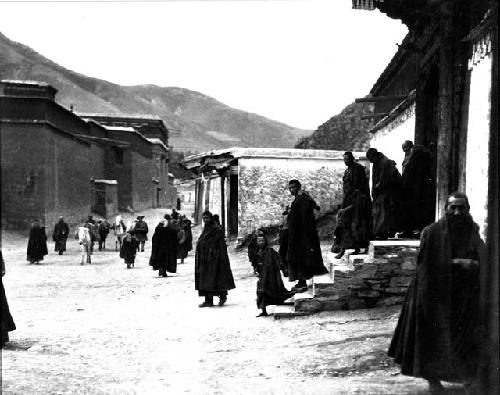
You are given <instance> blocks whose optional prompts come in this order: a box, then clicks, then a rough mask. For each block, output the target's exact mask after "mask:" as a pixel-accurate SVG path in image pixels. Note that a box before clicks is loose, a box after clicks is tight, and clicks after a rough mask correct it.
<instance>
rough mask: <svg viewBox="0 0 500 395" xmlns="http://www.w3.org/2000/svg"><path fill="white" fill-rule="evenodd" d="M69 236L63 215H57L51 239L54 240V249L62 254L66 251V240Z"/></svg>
mask: <svg viewBox="0 0 500 395" xmlns="http://www.w3.org/2000/svg"><path fill="white" fill-rule="evenodd" d="M68 236H69V226H68V224H67V223H66V222H64V218H63V217H59V222H57V224H56V225H55V226H54V232H53V233H52V240H54V242H55V246H54V250H55V251H57V252H58V253H59V255H62V254H63V252H64V251H66V240H67V239H68Z"/></svg>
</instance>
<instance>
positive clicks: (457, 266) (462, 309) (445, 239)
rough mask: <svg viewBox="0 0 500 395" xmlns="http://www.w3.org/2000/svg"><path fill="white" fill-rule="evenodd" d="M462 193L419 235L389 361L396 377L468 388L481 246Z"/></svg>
mask: <svg viewBox="0 0 500 395" xmlns="http://www.w3.org/2000/svg"><path fill="white" fill-rule="evenodd" d="M478 229H479V227H478V226H477V224H475V223H474V222H473V220H472V217H471V216H470V214H469V201H468V199H467V196H466V195H465V194H463V193H458V192H455V193H453V194H451V195H450V196H449V197H448V200H447V207H446V214H445V216H444V217H443V218H442V219H440V220H439V221H438V222H436V223H434V224H432V225H429V226H428V227H426V228H425V229H424V230H423V232H422V237H421V243H420V252H419V255H418V261H417V271H416V275H415V277H414V279H413V280H412V282H411V283H410V287H409V288H408V293H407V296H406V300H405V303H404V305H403V308H402V311H401V315H400V317H399V321H398V324H397V327H396V331H395V333H394V336H393V339H392V342H391V345H390V348H389V355H390V356H391V357H393V358H394V359H395V361H396V362H397V363H398V364H400V365H401V373H403V374H405V375H408V376H414V377H422V378H424V379H426V380H428V382H429V385H430V389H431V391H433V392H439V391H441V390H442V385H441V382H440V380H445V381H452V382H470V380H472V379H474V376H475V374H476V368H477V363H478V354H479V342H480V340H481V334H480V333H479V328H480V327H479V320H480V317H479V307H480V306H479V269H480V265H482V264H484V263H485V262H484V249H485V247H484V243H483V241H482V240H481V238H480V236H479V230H478Z"/></svg>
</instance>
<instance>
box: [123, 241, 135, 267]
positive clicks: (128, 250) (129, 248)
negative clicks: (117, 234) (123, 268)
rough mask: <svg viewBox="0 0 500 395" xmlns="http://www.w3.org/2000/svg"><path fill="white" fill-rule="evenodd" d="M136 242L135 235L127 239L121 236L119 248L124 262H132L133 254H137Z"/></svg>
mask: <svg viewBox="0 0 500 395" xmlns="http://www.w3.org/2000/svg"><path fill="white" fill-rule="evenodd" d="M137 243H138V241H137V240H136V239H135V237H132V238H131V239H130V240H127V238H126V237H124V238H123V241H122V246H121V248H120V258H122V259H123V260H124V261H125V263H134V262H135V256H136V254H137Z"/></svg>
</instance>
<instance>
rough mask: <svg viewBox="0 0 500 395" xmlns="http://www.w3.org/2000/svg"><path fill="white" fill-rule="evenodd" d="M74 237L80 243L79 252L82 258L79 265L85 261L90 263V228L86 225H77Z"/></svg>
mask: <svg viewBox="0 0 500 395" xmlns="http://www.w3.org/2000/svg"><path fill="white" fill-rule="evenodd" d="M75 239H77V240H78V244H79V245H80V253H81V255H82V260H81V262H80V265H83V264H84V263H85V262H87V263H92V261H91V258H90V256H91V248H92V236H91V235H90V230H89V228H88V227H87V226H85V225H83V226H79V227H78V228H77V230H76V232H75Z"/></svg>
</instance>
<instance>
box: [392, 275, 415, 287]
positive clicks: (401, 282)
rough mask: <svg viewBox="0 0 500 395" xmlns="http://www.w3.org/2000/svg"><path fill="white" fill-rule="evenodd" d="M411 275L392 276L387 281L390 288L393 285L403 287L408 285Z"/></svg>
mask: <svg viewBox="0 0 500 395" xmlns="http://www.w3.org/2000/svg"><path fill="white" fill-rule="evenodd" d="M410 281H411V277H408V276H403V277H392V278H391V281H390V283H389V287H390V288H394V287H405V288H407V287H408V285H410Z"/></svg>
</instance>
